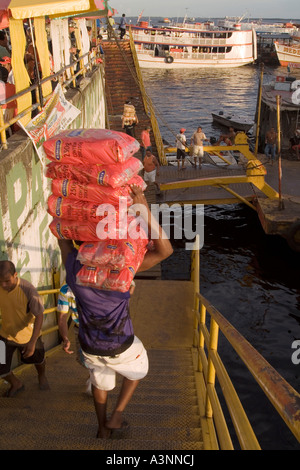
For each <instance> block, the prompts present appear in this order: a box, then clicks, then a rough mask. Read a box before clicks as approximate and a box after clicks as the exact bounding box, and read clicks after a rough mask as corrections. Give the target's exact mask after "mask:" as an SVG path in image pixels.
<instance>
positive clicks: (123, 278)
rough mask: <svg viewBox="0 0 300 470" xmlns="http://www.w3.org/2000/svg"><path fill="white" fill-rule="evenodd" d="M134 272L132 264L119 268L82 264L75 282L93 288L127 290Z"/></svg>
mask: <svg viewBox="0 0 300 470" xmlns="http://www.w3.org/2000/svg"><path fill="white" fill-rule="evenodd" d="M135 273H136V271H135V269H134V268H133V267H132V266H128V267H126V268H124V269H121V270H118V269H105V268H104V269H102V268H100V267H95V266H82V268H81V269H80V270H79V272H78V273H77V275H76V283H77V284H79V285H81V286H86V287H93V288H95V289H104V290H114V291H119V292H127V291H128V290H129V288H130V284H131V282H132V280H133V278H134V276H135Z"/></svg>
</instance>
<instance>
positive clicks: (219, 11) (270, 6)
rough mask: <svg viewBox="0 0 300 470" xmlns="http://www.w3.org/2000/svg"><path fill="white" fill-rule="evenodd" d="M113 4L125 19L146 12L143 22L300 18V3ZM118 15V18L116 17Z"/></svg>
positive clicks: (156, 0) (141, 0)
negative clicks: (198, 19)
mask: <svg viewBox="0 0 300 470" xmlns="http://www.w3.org/2000/svg"><path fill="white" fill-rule="evenodd" d="M109 5H110V6H111V7H113V8H115V9H116V10H117V11H118V14H119V15H120V16H121V15H122V13H125V15H126V16H129V17H130V16H138V15H139V14H140V13H141V12H142V11H143V10H144V12H143V19H144V20H146V19H148V18H149V17H154V16H162V17H175V18H176V17H179V18H180V17H184V15H185V14H186V13H187V15H188V16H189V17H198V18H200V17H203V18H222V17H225V16H234V17H236V16H237V17H241V16H242V15H244V14H245V13H247V15H246V17H247V18H248V17H249V18H250V19H251V18H283V19H286V20H291V19H299V18H300V2H299V0H251V1H250V0H229V1H228V2H226V1H224V0H212V1H210V2H201V1H200V0H186V1H183V0H163V1H162V0H147V1H146V0H109ZM116 16H118V15H116Z"/></svg>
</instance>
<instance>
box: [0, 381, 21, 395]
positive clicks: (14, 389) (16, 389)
mask: <svg viewBox="0 0 300 470" xmlns="http://www.w3.org/2000/svg"><path fill="white" fill-rule="evenodd" d="M24 389H25V386H24V385H23V384H22V382H20V385H19V386H11V387H10V388H9V389H8V390H7V391H6V392H5V393H4V395H3V396H4V397H7V398H13V397H15V396H16V394H17V393H19V392H22V391H23V390H24Z"/></svg>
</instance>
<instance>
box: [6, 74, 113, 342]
mask: <svg viewBox="0 0 300 470" xmlns="http://www.w3.org/2000/svg"><path fill="white" fill-rule="evenodd" d="M101 70H102V69H101V68H98V69H97V70H96V71H94V72H93V74H92V76H91V77H88V78H85V79H83V81H82V83H81V85H80V91H78V90H76V89H73V90H70V91H68V92H67V94H66V98H67V100H69V101H70V102H72V104H73V105H74V106H76V107H77V108H78V109H80V110H81V111H82V112H81V114H80V115H79V117H78V118H77V119H76V121H74V122H73V123H72V125H71V127H72V128H83V127H84V128H104V127H105V99H104V90H103V81H102V78H101V73H102V71H101ZM44 173H45V169H44V168H43V166H42V164H41V162H40V160H39V159H38V157H37V155H36V152H35V150H34V147H33V145H32V143H31V141H30V139H29V138H28V137H27V136H26V135H25V133H23V132H22V131H20V132H18V133H17V134H14V135H13V136H12V137H11V138H9V139H8V149H7V150H2V151H1V152H0V181H1V185H0V199H1V204H0V259H10V260H11V261H12V262H13V263H14V264H15V265H16V268H17V271H18V273H19V275H20V276H22V277H24V278H25V279H27V280H28V281H30V282H32V284H33V285H34V286H36V287H37V288H39V289H40V288H47V287H48V288H49V287H51V286H52V270H53V269H54V268H55V269H57V270H59V269H60V267H61V260H60V252H59V250H58V245H57V240H56V238H55V237H54V236H53V235H52V233H51V232H50V230H49V223H50V222H51V220H52V218H51V216H50V215H49V214H48V213H47V199H48V196H49V194H50V185H49V180H48V178H46V177H45V174H44ZM51 316H52V318H50V317H51ZM48 317H49V318H48ZM54 320H55V319H54V316H53V315H52V314H51V315H47V318H46V319H45V321H44V327H43V328H44V329H45V328H48V327H49V326H51V325H52V324H53V323H54ZM55 335H56V333H55V334H54V336H55Z"/></svg>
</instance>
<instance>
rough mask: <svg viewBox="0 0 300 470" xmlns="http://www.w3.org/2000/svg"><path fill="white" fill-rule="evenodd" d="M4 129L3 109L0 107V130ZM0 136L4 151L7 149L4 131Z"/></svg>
mask: <svg viewBox="0 0 300 470" xmlns="http://www.w3.org/2000/svg"><path fill="white" fill-rule="evenodd" d="M2 127H4V113H3V108H2V106H0V128H2ZM0 135H1V143H2V145H3V148H4V149H7V140H6V131H5V129H4V130H3V131H1V132H0Z"/></svg>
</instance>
